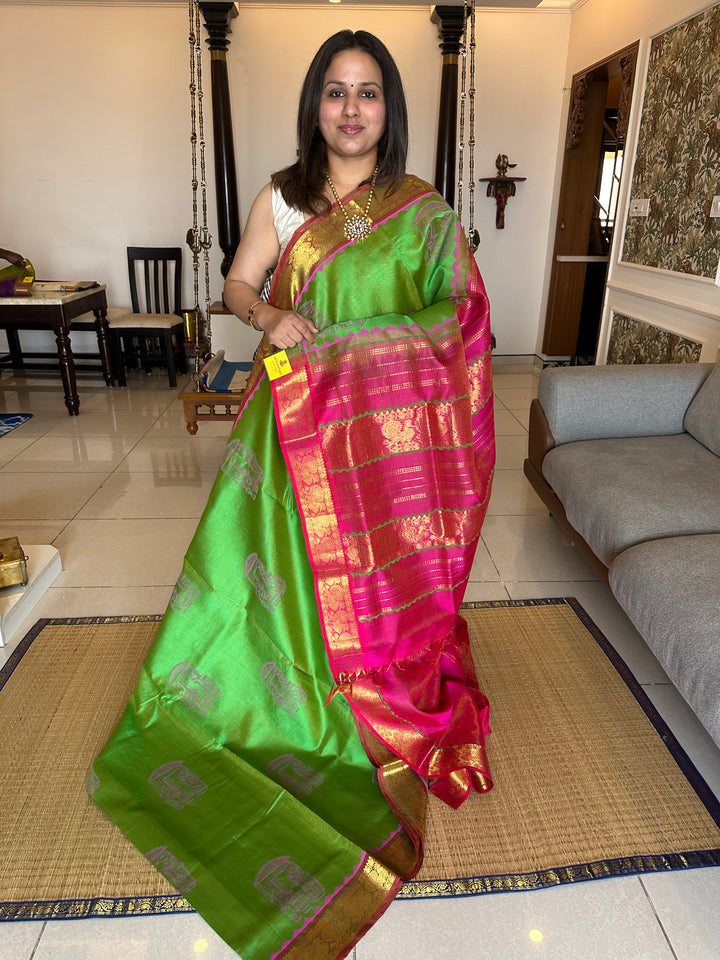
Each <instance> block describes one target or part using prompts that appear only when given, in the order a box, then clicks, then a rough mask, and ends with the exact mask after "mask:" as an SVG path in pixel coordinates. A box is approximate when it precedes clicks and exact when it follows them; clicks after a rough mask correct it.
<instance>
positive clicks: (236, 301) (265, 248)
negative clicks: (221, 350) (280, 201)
mask: <svg viewBox="0 0 720 960" xmlns="http://www.w3.org/2000/svg"><path fill="white" fill-rule="evenodd" d="M279 255H280V244H279V242H278V238H277V233H276V232H275V225H274V223H273V213H272V185H271V184H269V183H268V184H266V186H264V187H263V188H262V190H261V191H260V193H259V194H258V195H257V198H256V199H255V202H254V203H253V205H252V209H251V210H250V216H249V217H248V220H247V223H246V225H245V233H244V234H243V237H242V240H241V241H240V244H239V246H238V248H237V251H236V253H235V258H234V259H233V262H232V266H231V267H230V270H229V271H228V275H227V277H226V278H225V289H224V291H223V297H224V299H225V304H226V305H227V306H228V307H229V308H230V309H231V310H232V312H233V313H234V314H235V316H237V317H240V319H241V320H243V321H244V322H246V323H247V322H248V321H247V319H246V318H247V316H248V313H249V311H250V308H251V307H253V304H255V306H254V307H253V319H254V321H255V325H256V327H258V328H259V329H261V330H262V331H263V332H264V333H265V335H266V337H267V338H268V340H269V341H270V343H272V344H273V346H275V347H279V348H281V349H285V348H287V347H294V346H295V344H297V343H300V341H301V340H309V341H311V342H312V340H313V338H314V335H315V334H316V333H317V332H318V331H317V327H315V326H314V324H312V323H311V322H310V321H309V320H306V319H305V318H304V317H302V316H300V314H298V313H294V312H293V311H292V310H278V309H277V308H276V307H272V306H270V304H269V303H266V302H265V301H264V300H262V301H260V290H262V287H263V284H264V283H265V277H266V274H267V270H268V267H274V266H275V265H276V264H277V262H278V257H279ZM258 301H260V302H258Z"/></svg>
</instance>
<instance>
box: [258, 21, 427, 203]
mask: <svg viewBox="0 0 720 960" xmlns="http://www.w3.org/2000/svg"><path fill="white" fill-rule="evenodd" d="M344 50H361V51H363V52H364V53H367V54H369V55H370V56H371V57H372V58H373V60H375V62H376V63H377V65H378V66H379V67H380V72H381V74H382V81H383V93H384V97H385V130H384V132H383V135H382V137H381V138H380V141H379V143H378V164H379V168H380V169H379V171H378V182H380V183H384V184H386V186H387V188H388V189H389V190H393V189H397V187H399V186H400V184H401V183H402V181H403V179H404V177H405V165H406V162H407V149H408V120H407V105H406V103H405V92H404V90H403V85H402V80H401V79H400V72H399V70H398V68H397V64H396V63H395V61H394V60H393V58H392V56H391V55H390V52H389V50H388V49H387V47H386V46H385V44H384V43H383V42H382V41H381V40H378V38H377V37H375V36H373V34H372V33H367V32H366V31H365V30H357V31H355V32H353V31H352V30H340V32H339V33H336V34H333V36H332V37H329V38H328V39H327V40H326V41H325V42H324V43H323V45H322V46H321V47H320V49H319V50H318V52H317V53H316V54H315V56H314V57H313V61H312V63H311V64H310V67H309V69H308V72H307V74H306V75H305V80H304V82H303V85H302V90H301V92H300V104H299V107H298V117H297V142H298V150H297V153H298V159H297V161H296V162H295V163H293V164H292V165H291V166H289V167H286V168H285V169H284V170H279V171H278V172H277V173H274V174H273V175H272V182H273V185H274V186H275V187H276V188H277V189H279V190H280V192H281V193H282V195H283V198H284V200H285V202H286V203H287V204H289V206H291V207H294V208H295V209H298V210H302V211H304V212H305V213H313V214H321V213H327V212H328V210H329V209H330V207H331V204H330V202H329V200H328V199H327V197H326V196H325V184H326V180H325V171H326V169H327V146H326V144H325V141H324V139H323V137H322V134H321V133H320V128H319V127H318V116H319V113H320V100H321V96H322V88H323V83H324V80H325V74H326V73H327V71H328V68H329V67H330V64H331V62H332V60H333V58H334V57H336V56H337V55H338V54H339V53H342V52H343V51H344Z"/></svg>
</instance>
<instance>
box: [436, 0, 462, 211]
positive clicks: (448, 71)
mask: <svg viewBox="0 0 720 960" xmlns="http://www.w3.org/2000/svg"><path fill="white" fill-rule="evenodd" d="M430 19H431V21H432V22H433V23H436V24H437V25H438V33H439V34H440V49H441V50H442V58H443V60H442V78H441V83H440V113H439V116H438V137H437V149H436V153H435V189H436V190H438V191H439V192H440V193H441V194H442V195H443V196H444V197H445V199H446V200H447V202H448V203H449V204H450V206H451V207H453V206H455V154H456V149H457V101H458V61H459V58H460V46H461V42H462V35H463V28H464V25H465V7H464V6H447V7H440V6H438V7H435V9H434V10H433V12H432V16H431V17H430Z"/></svg>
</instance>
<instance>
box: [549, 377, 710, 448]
mask: <svg viewBox="0 0 720 960" xmlns="http://www.w3.org/2000/svg"><path fill="white" fill-rule="evenodd" d="M713 367H714V364H712V363H663V364H638V365H632V366H624V365H610V366H600V367H595V366H589V367H547V368H546V369H545V370H543V371H542V373H541V374H540V381H539V385H538V399H539V401H540V404H541V406H542V408H543V410H544V412H545V417H546V418H547V423H548V429H549V430H550V432H551V433H552V436H553V437H554V439H555V443H556V444H561V443H569V442H571V441H573V440H599V439H603V438H610V437H649V436H666V435H671V434H676V433H683V431H684V426H683V419H684V417H685V411H686V410H687V408H688V406H689V404H690V401H691V400H692V399H693V397H694V396H695V394H696V393H697V391H698V390H699V389H700V387H701V386H702V384H703V383H704V381H705V380H706V378H707V377H708V375H709V374H710V371H711V370H712V369H713Z"/></svg>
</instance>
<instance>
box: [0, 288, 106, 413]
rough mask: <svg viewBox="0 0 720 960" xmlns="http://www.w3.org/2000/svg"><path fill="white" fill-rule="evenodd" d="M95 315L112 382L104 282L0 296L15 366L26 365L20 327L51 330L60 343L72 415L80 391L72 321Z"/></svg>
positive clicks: (0, 321) (1, 325) (0, 316)
mask: <svg viewBox="0 0 720 960" xmlns="http://www.w3.org/2000/svg"><path fill="white" fill-rule="evenodd" d="M89 310H92V312H93V313H94V314H95V329H96V332H97V342H98V352H99V354H100V362H101V364H102V371H103V377H104V378H105V383H106V384H107V385H108V386H109V387H111V386H112V385H113V370H112V362H111V359H110V341H109V337H108V322H107V300H106V297H105V285H104V284H96V285H95V286H94V287H90V288H89V289H87V290H78V291H76V292H73V293H61V292H54V291H53V292H51V291H48V290H42V289H37V290H35V289H34V288H33V290H32V291H31V294H30V296H29V297H0V330H6V331H7V338H8V344H9V347H10V354H11V357H12V360H13V364H14V365H18V366H20V367H22V366H23V362H22V354H21V351H20V342H19V339H18V335H17V331H18V330H36V329H38V328H42V329H48V328H49V329H51V330H52V331H53V333H54V334H55V342H56V343H57V355H58V363H59V365H60V376H61V378H62V382H63V387H64V390H65V406H66V407H67V409H68V413H69V415H70V416H71V417H73V416H77V414H78V413H79V412H80V398H79V397H78V393H77V380H76V376H75V360H74V358H73V352H72V345H71V343H70V323H71V321H72V320H73V319H74V318H75V317H79V316H81V314H83V313H87V312H88V311H89Z"/></svg>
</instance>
